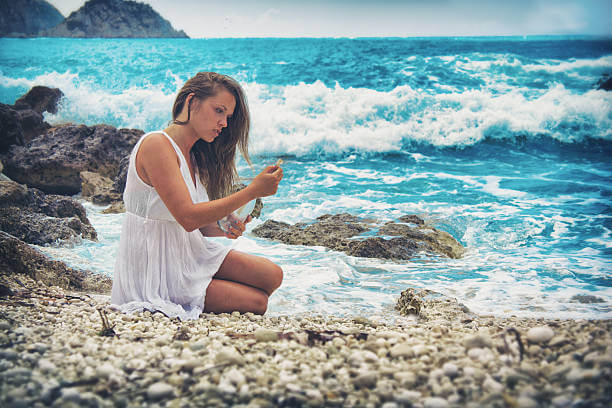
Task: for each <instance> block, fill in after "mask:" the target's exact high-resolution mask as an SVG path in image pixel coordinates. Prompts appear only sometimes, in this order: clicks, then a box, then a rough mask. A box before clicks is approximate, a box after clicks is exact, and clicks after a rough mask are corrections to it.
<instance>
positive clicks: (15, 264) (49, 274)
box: [0, 231, 112, 292]
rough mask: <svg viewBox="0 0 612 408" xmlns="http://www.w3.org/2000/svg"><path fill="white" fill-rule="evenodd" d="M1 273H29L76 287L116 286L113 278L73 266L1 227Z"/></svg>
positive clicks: (98, 288) (38, 278)
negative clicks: (48, 254) (70, 266)
mask: <svg viewBox="0 0 612 408" xmlns="http://www.w3.org/2000/svg"><path fill="white" fill-rule="evenodd" d="M0 275H7V276H17V275H25V276H29V277H31V278H32V279H34V280H36V281H38V282H41V283H44V284H46V285H50V286H51V285H56V286H60V287H63V288H67V289H73V290H88V291H94V292H108V291H110V288H111V286H112V280H111V279H110V278H108V277H104V276H101V275H94V274H92V273H91V272H88V271H80V270H76V269H72V268H69V267H68V266H66V264H64V263H63V262H60V261H54V260H51V259H50V258H48V257H47V256H46V255H45V254H43V253H42V252H40V251H39V250H37V249H36V248H33V247H31V246H30V245H28V244H26V243H25V242H23V241H21V240H19V239H17V238H15V237H14V236H12V235H10V234H7V233H6V232H4V231H0Z"/></svg>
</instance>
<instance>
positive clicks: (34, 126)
mask: <svg viewBox="0 0 612 408" xmlns="http://www.w3.org/2000/svg"><path fill="white" fill-rule="evenodd" d="M17 116H18V117H19V122H20V124H21V129H22V131H23V141H24V144H27V143H29V142H30V141H31V140H32V139H33V138H35V137H36V136H39V135H42V134H43V133H44V132H45V131H46V130H47V129H49V128H50V127H51V125H49V124H48V123H47V122H45V121H44V120H43V116H42V115H41V114H40V113H38V112H35V111H33V110H32V109H25V110H18V111H17Z"/></svg>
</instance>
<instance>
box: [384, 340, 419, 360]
mask: <svg viewBox="0 0 612 408" xmlns="http://www.w3.org/2000/svg"><path fill="white" fill-rule="evenodd" d="M389 354H391V357H393V358H398V357H412V356H413V355H414V352H413V351H412V347H411V346H409V345H408V344H405V343H399V344H396V345H395V346H393V347H391V350H389Z"/></svg>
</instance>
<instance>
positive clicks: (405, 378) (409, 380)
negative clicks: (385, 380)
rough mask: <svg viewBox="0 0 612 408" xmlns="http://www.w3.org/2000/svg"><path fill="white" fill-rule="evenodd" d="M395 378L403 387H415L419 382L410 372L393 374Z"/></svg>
mask: <svg viewBox="0 0 612 408" xmlns="http://www.w3.org/2000/svg"><path fill="white" fill-rule="evenodd" d="M393 378H395V379H396V380H397V381H399V383H400V384H401V385H407V386H411V385H413V384H414V383H415V382H416V380H417V378H416V375H415V374H414V373H412V372H410V371H400V372H397V373H395V374H393ZM419 395H420V394H419Z"/></svg>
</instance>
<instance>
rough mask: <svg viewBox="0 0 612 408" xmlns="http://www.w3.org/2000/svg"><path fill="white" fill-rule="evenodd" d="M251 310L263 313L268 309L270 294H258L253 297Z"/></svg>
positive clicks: (259, 313)
mask: <svg viewBox="0 0 612 408" xmlns="http://www.w3.org/2000/svg"><path fill="white" fill-rule="evenodd" d="M250 309H251V310H248V311H249V312H252V313H255V314H258V315H263V314H264V313H266V310H268V296H267V295H265V294H263V293H262V294H258V295H257V296H254V297H253V298H252V299H251V307H250Z"/></svg>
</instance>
